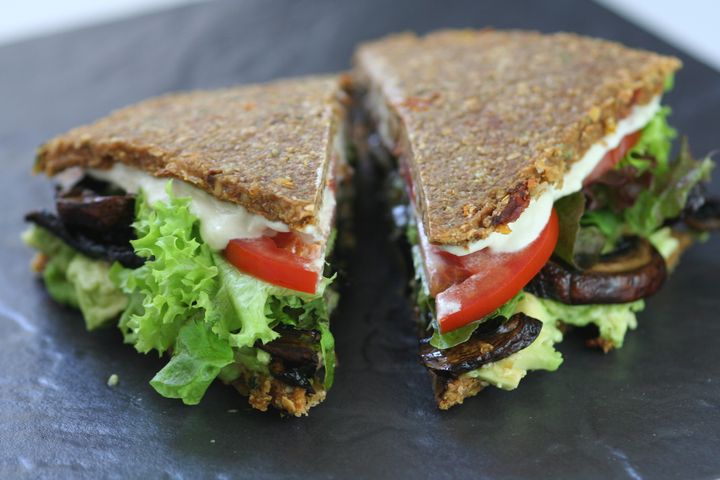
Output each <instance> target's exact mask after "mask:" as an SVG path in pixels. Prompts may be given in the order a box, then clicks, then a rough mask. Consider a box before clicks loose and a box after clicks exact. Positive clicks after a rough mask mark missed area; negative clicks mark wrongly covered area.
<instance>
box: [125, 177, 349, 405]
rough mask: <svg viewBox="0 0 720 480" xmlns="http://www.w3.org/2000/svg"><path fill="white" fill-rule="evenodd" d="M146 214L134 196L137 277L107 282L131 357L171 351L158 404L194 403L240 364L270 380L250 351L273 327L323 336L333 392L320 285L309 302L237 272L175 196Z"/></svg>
mask: <svg viewBox="0 0 720 480" xmlns="http://www.w3.org/2000/svg"><path fill="white" fill-rule="evenodd" d="M166 191H167V196H168V197H167V198H168V199H167V201H158V202H155V203H154V204H152V205H150V204H149V203H148V201H147V200H146V198H145V197H144V195H143V194H142V193H141V194H139V195H138V198H137V199H136V220H135V223H134V224H133V226H134V228H135V232H136V235H137V240H133V241H132V242H131V244H132V246H133V248H134V249H135V252H136V253H137V255H139V256H142V257H144V258H145V259H146V262H145V264H144V265H143V266H141V267H139V268H136V269H127V268H123V267H122V266H121V265H119V264H115V265H113V267H112V269H111V277H112V278H113V280H114V281H115V282H116V283H117V284H118V285H119V287H120V288H121V289H122V291H123V292H124V293H125V294H126V295H127V297H128V298H129V304H128V307H127V309H126V310H125V312H124V313H123V315H122V316H121V318H120V322H119V326H120V329H121V331H122V332H123V335H124V338H125V341H126V342H127V343H130V344H132V345H133V346H134V347H135V348H136V349H137V350H138V351H140V352H143V353H147V352H149V351H151V350H155V351H157V352H158V353H159V354H162V353H164V352H167V351H170V352H171V353H172V357H171V359H170V361H169V362H168V364H167V365H166V366H165V367H164V368H163V369H162V370H160V371H159V372H158V373H157V374H156V375H155V377H154V378H153V379H152V380H151V382H150V384H151V385H152V386H153V388H155V389H156V390H157V391H158V393H160V394H161V395H163V396H165V397H170V398H180V399H182V401H183V402H185V403H186V404H196V403H198V402H199V401H200V399H201V398H202V396H203V395H204V393H205V391H206V389H207V388H208V386H209V385H210V383H212V380H213V379H215V378H216V377H217V376H218V375H220V374H221V372H222V374H223V378H225V379H232V378H236V377H237V375H239V373H238V372H239V370H238V368H237V366H238V364H242V365H243V367H245V368H247V369H249V370H254V371H257V370H258V369H260V370H262V371H263V372H266V373H267V362H265V363H264V364H263V362H259V361H258V359H261V358H265V357H266V355H264V352H261V351H260V350H258V349H257V348H255V345H256V344H257V343H258V342H259V343H268V342H270V341H272V340H274V339H275V338H277V337H278V336H279V334H278V333H277V332H276V331H275V330H274V328H275V327H276V326H278V325H280V324H284V325H290V326H293V327H295V328H301V329H316V330H318V331H319V332H320V333H321V342H320V347H319V348H320V349H321V352H320V353H321V354H322V358H323V360H324V367H325V386H326V388H329V387H330V386H331V384H332V379H333V371H334V360H335V353H334V340H333V338H332V334H331V333H330V330H329V315H330V310H331V308H332V306H333V304H332V303H333V302H330V303H329V302H328V299H330V298H331V293H330V291H329V290H328V289H327V288H326V287H327V286H328V285H329V284H330V282H331V281H332V279H324V280H323V281H322V282H321V285H320V287H319V289H318V292H317V293H316V294H314V295H309V294H305V293H301V292H295V291H291V290H287V289H284V288H280V287H276V286H274V285H271V284H269V283H266V282H263V281H261V280H258V279H256V278H255V277H252V276H250V275H246V274H244V273H242V272H240V271H238V270H237V269H236V268H235V267H233V266H232V265H230V264H229V263H227V262H226V261H225V260H224V258H223V257H222V256H221V255H219V254H218V253H215V252H211V250H210V249H209V247H208V245H207V244H206V243H205V242H204V241H203V240H202V238H201V236H200V230H199V225H200V224H199V220H198V218H197V217H196V216H195V215H193V213H192V212H191V211H190V199H189V198H178V197H175V196H173V194H172V187H171V183H170V182H168V186H167V189H166Z"/></svg>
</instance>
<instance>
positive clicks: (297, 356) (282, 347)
mask: <svg viewBox="0 0 720 480" xmlns="http://www.w3.org/2000/svg"><path fill="white" fill-rule="evenodd" d="M278 333H279V334H280V336H279V337H278V338H276V339H275V340H273V341H272V342H268V343H266V344H264V345H263V344H261V343H258V344H257V347H258V348H259V349H261V350H264V351H266V352H267V353H269V354H270V355H272V356H273V357H276V358H279V359H281V360H284V361H285V362H287V363H290V364H293V365H307V364H311V365H313V366H314V367H317V366H318V365H319V364H320V360H319V357H318V351H319V350H320V334H319V333H318V332H316V331H315V330H296V329H294V328H283V329H278Z"/></svg>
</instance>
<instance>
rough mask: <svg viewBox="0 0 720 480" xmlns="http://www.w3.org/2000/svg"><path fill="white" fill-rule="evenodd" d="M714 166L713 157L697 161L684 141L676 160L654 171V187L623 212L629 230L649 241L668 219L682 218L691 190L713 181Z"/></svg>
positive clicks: (643, 193)
mask: <svg viewBox="0 0 720 480" xmlns="http://www.w3.org/2000/svg"><path fill="white" fill-rule="evenodd" d="M713 166H714V164H713V162H712V160H711V159H710V158H707V157H706V158H704V159H702V160H695V159H693V158H692V156H691V155H690V150H689V148H688V145H687V139H685V138H683V141H682V143H681V145H680V153H679V155H678V157H677V158H676V160H675V161H674V162H673V163H671V164H668V165H666V166H664V167H663V168H658V169H657V170H656V169H653V173H654V175H653V178H652V184H651V186H650V188H649V189H648V190H646V191H643V192H642V193H640V195H639V196H638V198H637V200H636V202H635V204H634V205H633V206H632V207H630V208H628V209H626V210H625V211H624V212H623V217H624V219H625V223H626V226H627V229H628V230H629V231H630V232H631V233H634V234H637V235H641V236H643V237H646V238H647V237H650V236H651V235H652V234H653V232H655V231H656V230H657V229H658V228H660V227H662V225H663V224H664V223H665V221H666V220H669V219H672V218H676V217H678V216H679V215H680V213H681V212H682V211H683V209H684V208H685V204H686V203H687V198H688V195H689V194H690V191H691V190H692V189H693V188H694V187H695V186H696V185H697V184H698V183H700V182H702V181H706V180H709V178H710V172H711V171H712V169H713Z"/></svg>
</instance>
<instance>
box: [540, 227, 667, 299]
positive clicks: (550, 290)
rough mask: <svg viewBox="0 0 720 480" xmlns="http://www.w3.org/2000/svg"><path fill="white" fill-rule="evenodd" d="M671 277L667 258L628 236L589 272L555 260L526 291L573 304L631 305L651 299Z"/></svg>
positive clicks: (645, 243) (639, 240)
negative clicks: (639, 300) (647, 298)
mask: <svg viewBox="0 0 720 480" xmlns="http://www.w3.org/2000/svg"><path fill="white" fill-rule="evenodd" d="M666 277H667V267H666V264H665V259H664V258H663V257H662V255H660V252H658V251H657V250H656V249H655V247H653V246H652V244H650V242H648V241H647V240H645V239H642V238H639V237H625V238H623V239H622V240H621V242H620V245H619V248H617V249H616V250H615V251H614V252H612V253H610V254H607V255H603V256H602V257H600V261H598V262H597V263H596V264H595V265H593V266H592V267H591V268H589V269H587V270H583V271H580V270H576V269H574V268H572V267H570V266H568V265H566V264H565V263H563V262H562V261H561V260H558V259H555V258H553V259H551V260H550V261H549V262H548V263H547V264H546V265H545V266H544V267H543V269H542V270H540V273H538V274H537V275H536V276H535V278H533V280H532V281H531V282H530V283H529V284H528V285H527V287H526V290H527V291H528V292H530V293H532V294H534V295H538V296H540V297H543V298H551V299H554V300H558V301H560V302H562V303H565V304H569V305H586V304H606V303H627V302H632V301H635V300H638V299H641V298H645V297H649V296H650V295H652V294H653V293H655V292H656V291H658V289H659V288H660V287H661V286H662V284H663V283H664V282H665V278H666Z"/></svg>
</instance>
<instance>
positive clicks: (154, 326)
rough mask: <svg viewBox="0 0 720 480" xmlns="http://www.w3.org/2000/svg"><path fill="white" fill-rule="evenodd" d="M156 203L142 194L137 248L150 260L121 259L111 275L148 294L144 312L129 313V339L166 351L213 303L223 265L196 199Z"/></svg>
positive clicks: (141, 347) (145, 348)
mask: <svg viewBox="0 0 720 480" xmlns="http://www.w3.org/2000/svg"><path fill="white" fill-rule="evenodd" d="M167 192H168V196H169V200H168V201H167V202H156V203H155V204H154V205H153V206H150V205H149V204H148V202H147V200H146V199H145V196H144V195H143V194H140V195H138V196H137V198H136V202H135V204H136V212H135V223H134V224H133V226H134V228H135V233H136V235H137V240H133V241H131V244H132V246H133V248H134V249H135V253H136V254H137V255H139V256H142V257H145V258H146V259H147V261H146V262H145V264H143V265H142V266H141V267H139V268H136V269H126V268H123V267H122V266H121V265H119V264H118V263H116V264H115V265H113V267H112V269H111V272H110V275H111V278H112V279H113V280H114V281H115V282H116V283H117V284H118V285H119V286H120V288H121V289H122V290H123V291H124V292H125V293H126V294H128V295H131V294H134V293H135V292H138V293H139V294H140V295H142V296H143V297H144V298H143V301H142V306H143V309H142V312H139V313H133V314H132V315H129V316H127V317H126V318H124V320H125V321H124V322H122V323H121V325H120V328H121V330H122V332H123V335H124V336H125V341H126V342H128V343H131V344H133V345H134V346H135V348H136V349H137V350H138V351H139V352H142V353H147V352H149V351H150V350H157V351H158V352H159V353H160V354H162V353H163V352H165V351H166V350H167V349H168V348H170V347H172V346H173V344H174V343H175V339H176V338H177V335H178V332H179V330H180V328H181V327H182V326H183V325H184V324H185V323H186V322H187V320H188V318H190V317H193V316H194V315H196V314H203V312H204V311H206V310H207V309H209V308H211V301H210V298H211V296H212V295H214V293H215V292H216V291H217V288H218V281H217V276H218V269H217V267H216V266H215V265H214V263H213V258H212V255H211V253H210V249H209V247H208V246H207V244H205V243H204V242H203V241H202V239H201V238H200V234H199V221H198V219H197V217H195V216H194V215H193V214H192V213H191V212H190V198H176V197H174V196H173V195H172V184H171V182H168V185H167Z"/></svg>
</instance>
